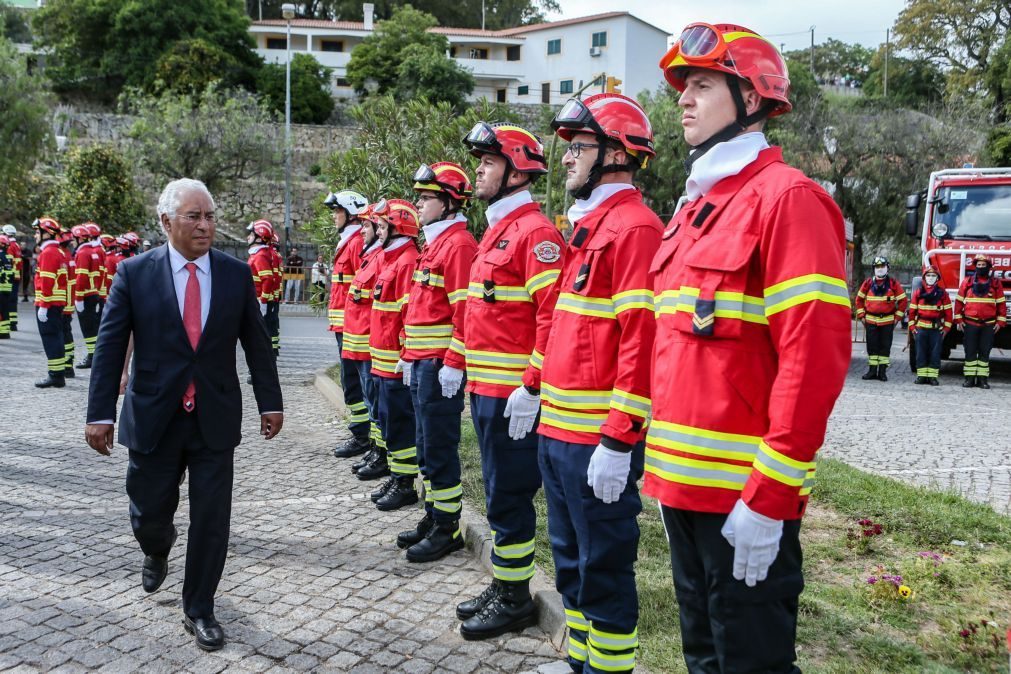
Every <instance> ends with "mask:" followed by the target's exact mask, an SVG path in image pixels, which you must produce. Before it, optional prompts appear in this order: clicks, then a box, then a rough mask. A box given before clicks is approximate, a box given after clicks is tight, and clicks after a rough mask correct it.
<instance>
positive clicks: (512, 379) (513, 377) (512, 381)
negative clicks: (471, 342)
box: [467, 362, 523, 387]
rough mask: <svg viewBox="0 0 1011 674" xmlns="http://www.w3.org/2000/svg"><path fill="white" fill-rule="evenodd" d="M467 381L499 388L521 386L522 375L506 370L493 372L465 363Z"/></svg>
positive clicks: (492, 370)
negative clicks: (496, 385)
mask: <svg viewBox="0 0 1011 674" xmlns="http://www.w3.org/2000/svg"><path fill="white" fill-rule="evenodd" d="M467 379H469V380H470V381H474V382H478V383H481V384H499V385H500V386H516V387H519V386H522V385H523V373H522V372H514V371H508V370H494V369H490V368H487V367H474V366H472V365H471V364H470V362H468V363H467Z"/></svg>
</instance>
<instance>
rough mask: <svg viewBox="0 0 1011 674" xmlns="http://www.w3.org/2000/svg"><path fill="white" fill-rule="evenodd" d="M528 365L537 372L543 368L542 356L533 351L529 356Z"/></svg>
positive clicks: (535, 350)
mask: <svg viewBox="0 0 1011 674" xmlns="http://www.w3.org/2000/svg"><path fill="white" fill-rule="evenodd" d="M530 365H531V367H534V368H536V369H538V370H540V369H541V368H543V367H544V354H543V353H541V352H540V351H538V350H537V349H534V351H533V353H531V354H530Z"/></svg>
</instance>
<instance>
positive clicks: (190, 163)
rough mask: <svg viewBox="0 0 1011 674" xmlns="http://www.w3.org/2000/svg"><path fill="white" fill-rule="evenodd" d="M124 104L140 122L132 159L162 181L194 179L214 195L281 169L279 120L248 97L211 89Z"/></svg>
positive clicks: (130, 95)
mask: <svg viewBox="0 0 1011 674" xmlns="http://www.w3.org/2000/svg"><path fill="white" fill-rule="evenodd" d="M122 103H123V109H124V111H126V112H128V113H130V114H132V115H135V116H136V118H137V119H136V121H135V122H134V124H133V126H132V127H131V129H130V131H129V134H128V135H129V137H130V138H131V139H132V140H133V144H132V146H131V151H132V154H133V156H134V158H135V160H136V161H137V162H138V163H139V164H140V165H141V166H143V167H144V168H146V169H147V170H148V171H150V172H151V173H152V174H154V175H155V176H157V177H159V178H164V179H167V180H173V179H176V178H183V177H186V178H196V179H198V180H202V181H204V183H205V184H206V185H207V188H208V189H209V190H210V191H211V192H212V193H213V192H216V191H219V190H221V189H223V188H226V187H228V186H230V185H231V184H233V183H234V182H235V181H238V180H243V179H246V178H252V177H256V176H271V175H273V174H274V172H275V171H276V167H277V166H278V165H279V163H280V157H281V148H282V145H283V143H282V141H281V140H279V139H278V137H277V131H276V128H275V126H274V125H273V124H272V122H275V121H276V117H275V115H274V114H273V113H272V112H271V111H270V110H268V109H267V108H266V107H265V106H264V105H262V104H261V103H260V102H259V101H258V100H257V98H256V97H255V96H253V95H252V94H250V93H248V92H245V91H242V90H226V89H221V88H219V87H217V86H215V85H210V86H208V87H207V89H205V90H204V91H203V92H201V93H200V94H175V95H173V94H165V95H163V96H162V97H161V98H156V97H153V96H145V95H143V94H142V93H140V92H139V91H137V90H130V91H128V92H127V93H126V94H125V95H124V97H123V102H122Z"/></svg>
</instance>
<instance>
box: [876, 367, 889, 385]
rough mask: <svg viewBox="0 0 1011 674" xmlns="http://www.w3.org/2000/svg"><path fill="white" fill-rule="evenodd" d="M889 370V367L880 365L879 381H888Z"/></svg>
mask: <svg viewBox="0 0 1011 674" xmlns="http://www.w3.org/2000/svg"><path fill="white" fill-rule="evenodd" d="M887 369H888V366H887V365H878V381H888V375H887V374H885V371H886V370H887Z"/></svg>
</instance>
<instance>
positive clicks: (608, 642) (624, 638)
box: [589, 625, 639, 651]
mask: <svg viewBox="0 0 1011 674" xmlns="http://www.w3.org/2000/svg"><path fill="white" fill-rule="evenodd" d="M589 643H590V644H592V645H594V646H599V647H601V648H606V649H608V650H610V651H625V650H628V649H630V648H638V647H639V629H638V628H636V629H634V630H632V631H631V632H630V633H628V634H619V633H615V632H604V631H603V630H599V629H597V628H596V627H594V626H593V625H591V626H590V639H589Z"/></svg>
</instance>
